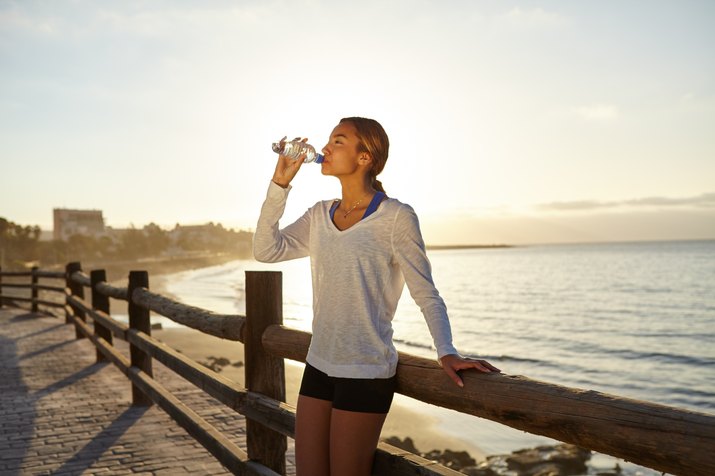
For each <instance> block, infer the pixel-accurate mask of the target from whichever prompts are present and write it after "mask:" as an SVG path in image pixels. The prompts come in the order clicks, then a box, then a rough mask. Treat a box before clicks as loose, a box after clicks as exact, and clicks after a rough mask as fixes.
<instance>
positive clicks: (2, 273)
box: [0, 271, 32, 277]
mask: <svg viewBox="0 0 715 476" xmlns="http://www.w3.org/2000/svg"><path fill="white" fill-rule="evenodd" d="M0 276H7V277H11V276H26V277H30V276H32V271H0Z"/></svg>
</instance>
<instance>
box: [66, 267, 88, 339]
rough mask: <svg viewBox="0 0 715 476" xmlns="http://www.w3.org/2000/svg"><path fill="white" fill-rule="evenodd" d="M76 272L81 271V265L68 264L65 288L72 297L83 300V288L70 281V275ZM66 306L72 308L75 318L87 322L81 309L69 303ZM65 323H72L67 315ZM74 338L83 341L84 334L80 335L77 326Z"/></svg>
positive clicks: (80, 332)
mask: <svg viewBox="0 0 715 476" xmlns="http://www.w3.org/2000/svg"><path fill="white" fill-rule="evenodd" d="M77 271H82V265H81V264H80V262H79V261H73V262H72V263H68V264H67V267H66V268H65V272H66V276H65V280H66V283H67V287H68V288H69V289H70V292H72V294H73V295H74V296H76V297H78V298H80V299H84V286H82V285H81V284H79V283H76V282H74V281H72V274H73V273H76V272H77ZM67 304H69V306H70V307H71V308H72V311H73V312H74V315H75V316H77V317H79V318H80V319H82V320H83V321H84V322H87V316H86V315H85V314H84V311H83V310H82V309H80V308H79V307H77V306H75V305H73V304H71V303H70V302H69V301H68V302H67ZM65 322H67V323H68V324H69V323H71V322H72V319H70V316H69V314H66V315H65ZM75 337H76V338H77V339H84V334H82V331H80V330H79V327H77V326H75Z"/></svg>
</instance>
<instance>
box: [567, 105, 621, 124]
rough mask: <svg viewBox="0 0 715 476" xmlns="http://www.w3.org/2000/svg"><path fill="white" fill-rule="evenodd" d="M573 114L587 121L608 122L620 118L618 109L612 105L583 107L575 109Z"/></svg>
mask: <svg viewBox="0 0 715 476" xmlns="http://www.w3.org/2000/svg"><path fill="white" fill-rule="evenodd" d="M575 112H576V114H578V115H579V116H580V117H581V118H583V119H586V120H587V121H610V120H613V119H616V118H618V117H619V116H620V111H619V110H618V107H617V106H615V105H613V104H593V105H590V106H583V107H579V108H577V109H576V110H575Z"/></svg>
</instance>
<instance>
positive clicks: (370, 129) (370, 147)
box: [340, 117, 390, 193]
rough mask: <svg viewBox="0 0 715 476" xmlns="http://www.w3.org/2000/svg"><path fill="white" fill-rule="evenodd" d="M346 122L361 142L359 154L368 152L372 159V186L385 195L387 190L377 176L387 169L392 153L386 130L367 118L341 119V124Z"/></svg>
mask: <svg viewBox="0 0 715 476" xmlns="http://www.w3.org/2000/svg"><path fill="white" fill-rule="evenodd" d="M344 122H349V123H350V124H352V125H353V126H355V131H356V132H357V136H358V139H359V141H360V142H359V144H358V152H367V154H368V155H370V158H372V167H371V168H370V172H369V174H370V179H371V180H372V186H373V187H374V188H375V190H378V191H380V192H383V193H384V192H385V189H384V188H382V183H381V182H380V181H379V180H378V179H377V176H378V175H379V174H380V172H382V169H384V168H385V163H386V162H387V155H388V153H389V151H390V139H388V137H387V133H386V132H385V129H383V128H382V126H381V125H380V123H379V122H377V121H376V120H374V119H367V118H365V117H345V118H343V119H340V124H342V123H344Z"/></svg>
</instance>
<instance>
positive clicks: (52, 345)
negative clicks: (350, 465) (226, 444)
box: [0, 307, 294, 476]
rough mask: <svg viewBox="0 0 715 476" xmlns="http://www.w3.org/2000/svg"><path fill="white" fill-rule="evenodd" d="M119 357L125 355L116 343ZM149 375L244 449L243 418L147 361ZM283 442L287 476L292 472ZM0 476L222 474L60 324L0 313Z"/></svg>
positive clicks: (187, 437) (206, 454) (8, 311)
mask: <svg viewBox="0 0 715 476" xmlns="http://www.w3.org/2000/svg"><path fill="white" fill-rule="evenodd" d="M115 346H116V347H117V348H118V349H119V350H120V351H121V352H122V353H124V354H125V355H127V356H128V355H129V349H128V347H127V345H126V343H124V342H123V341H121V340H118V339H116V338H115ZM154 376H155V378H156V379H157V380H158V381H159V382H160V383H161V384H162V385H164V386H165V387H167V388H169V389H170V390H171V391H172V392H173V393H174V394H175V395H176V396H177V397H178V398H179V399H180V400H182V401H183V402H184V403H186V404H188V405H189V406H190V407H191V408H192V409H193V410H194V411H196V412H197V413H198V414H199V415H201V416H202V417H203V418H204V419H206V420H207V421H208V422H209V423H211V424H212V425H214V426H215V427H216V428H218V429H219V430H221V431H222V432H223V433H224V434H225V435H226V436H228V437H229V438H231V439H232V440H233V441H234V443H236V444H238V445H239V446H240V447H241V448H243V449H244V450H245V449H246V438H245V419H244V417H243V416H241V415H239V414H237V413H236V412H234V411H233V410H231V409H229V408H227V407H226V406H224V405H222V404H221V403H219V402H218V401H216V400H214V399H213V398H211V397H209V396H207V395H205V394H204V393H203V392H202V391H200V390H199V389H197V388H196V387H194V386H193V385H191V384H190V383H188V382H186V381H185V380H183V379H182V378H181V377H179V376H177V375H176V374H174V373H173V372H171V371H169V370H168V369H166V368H165V367H163V366H162V365H161V364H159V363H158V362H156V361H154ZM292 460H293V453H292V441H291V440H289V454H288V465H289V469H288V471H289V474H293V472H294V468H293V466H292ZM0 474H2V475H25V474H28V475H29V474H32V475H49V474H52V475H55V474H57V475H59V474H73V475H74V474H104V475H108V474H112V475H122V474H142V475H156V474H161V475H172V476H173V475H181V474H193V475H223V474H230V473H229V471H228V470H226V468H224V467H223V466H222V465H221V464H219V463H218V462H217V461H216V460H215V459H214V458H213V456H212V455H211V454H210V453H209V452H208V451H207V450H205V449H204V448H203V447H202V446H201V445H200V444H199V443H197V442H196V441H195V440H194V439H193V438H192V437H191V436H190V435H189V434H188V433H186V432H185V431H184V430H183V429H182V428H181V427H180V426H179V425H178V424H176V423H174V421H173V420H171V419H170V418H169V416H168V415H167V414H166V413H164V411H163V410H161V408H159V407H158V406H156V405H154V406H152V407H149V408H139V407H132V406H131V386H130V383H129V380H128V379H127V378H126V377H125V376H124V375H123V374H122V373H121V372H120V371H119V370H118V369H117V368H115V367H114V365H113V364H110V363H99V364H97V363H95V348H94V345H93V344H92V342H91V341H89V340H88V339H79V340H77V339H75V330H74V326H72V325H67V324H65V323H64V320H63V319H58V318H55V317H48V316H44V315H39V314H32V313H30V312H28V311H25V310H22V309H13V308H7V307H5V308H2V309H0Z"/></svg>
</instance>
